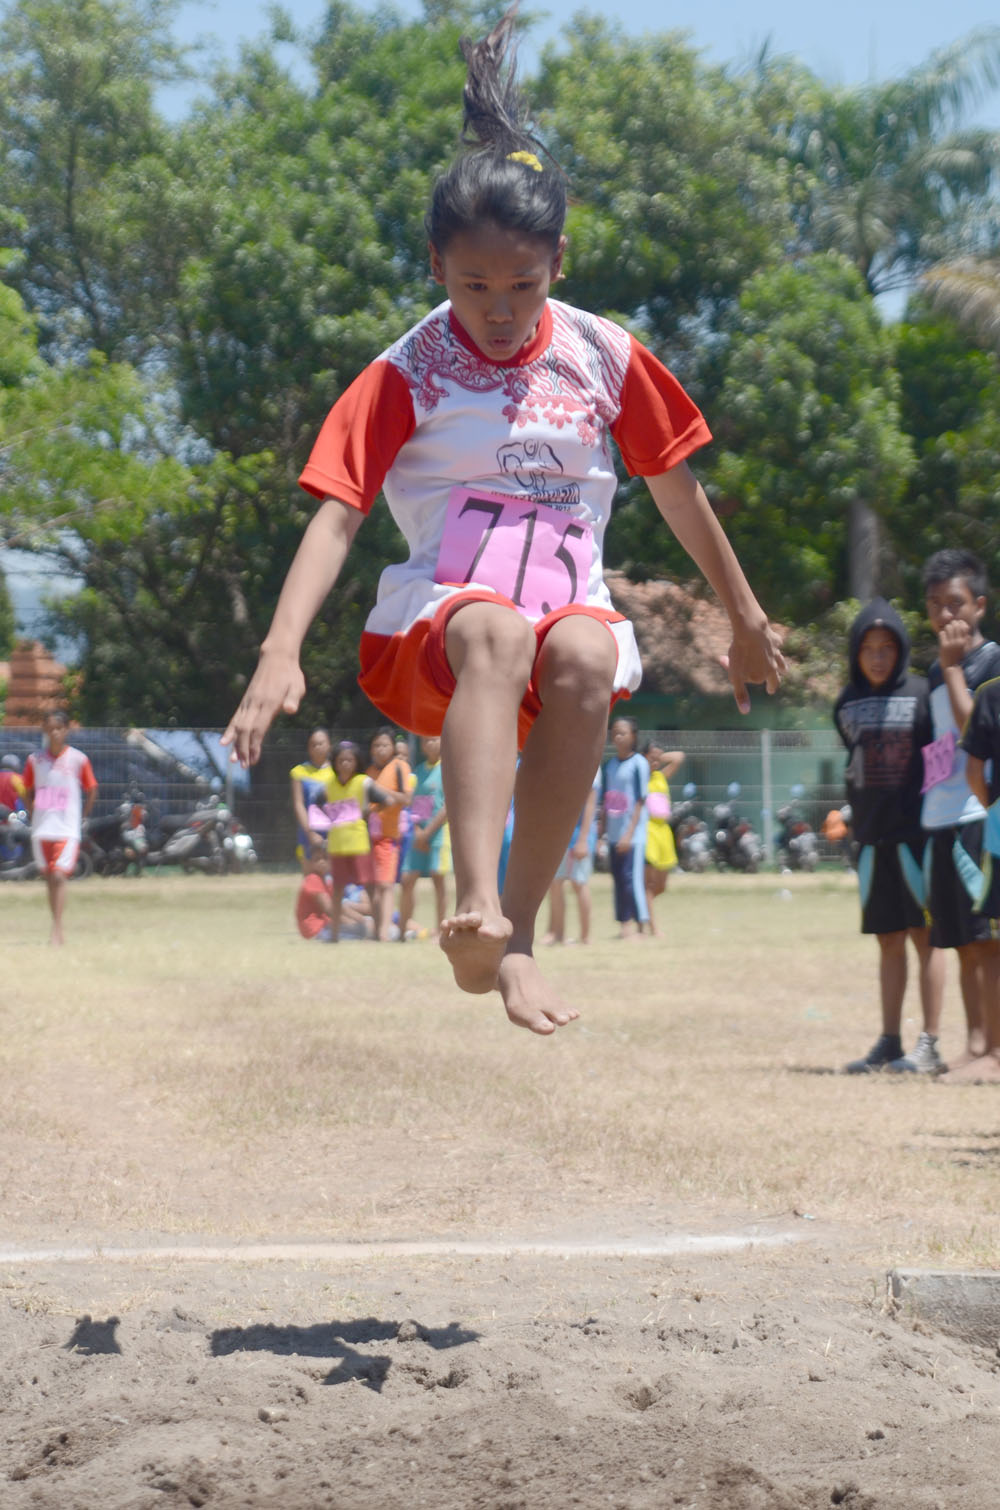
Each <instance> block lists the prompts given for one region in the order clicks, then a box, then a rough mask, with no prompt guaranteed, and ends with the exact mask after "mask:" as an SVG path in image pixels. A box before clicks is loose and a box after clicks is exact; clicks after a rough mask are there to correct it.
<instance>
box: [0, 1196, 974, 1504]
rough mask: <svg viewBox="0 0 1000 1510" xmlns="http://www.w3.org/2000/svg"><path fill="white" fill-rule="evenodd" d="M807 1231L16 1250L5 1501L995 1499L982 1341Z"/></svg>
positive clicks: (5, 1357)
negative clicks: (915, 1311) (931, 1315)
mask: <svg viewBox="0 0 1000 1510" xmlns="http://www.w3.org/2000/svg"><path fill="white" fill-rule="evenodd" d="M802 1225H803V1224H801V1223H800V1224H799V1230H796V1225H795V1223H794V1220H793V1219H788V1220H785V1221H774V1222H772V1223H766V1224H749V1225H747V1226H745V1227H743V1228H742V1229H738V1230H732V1229H730V1230H728V1231H719V1230H716V1231H702V1232H699V1233H674V1234H673V1235H672V1236H671V1237H670V1239H669V1240H665V1241H661V1242H660V1244H659V1246H660V1248H661V1249H662V1250H663V1251H662V1252H660V1253H657V1252H656V1251H655V1249H656V1247H657V1244H656V1243H655V1242H654V1241H651V1240H647V1241H639V1240H635V1239H633V1240H632V1241H630V1242H629V1243H625V1244H621V1245H618V1246H617V1247H616V1245H615V1244H614V1243H613V1242H611V1241H603V1242H601V1243H593V1244H590V1245H587V1244H583V1243H580V1242H576V1243H570V1244H559V1243H550V1244H521V1245H515V1246H513V1247H511V1248H510V1249H508V1250H506V1251H498V1249H499V1245H495V1244H490V1243H484V1242H474V1243H469V1244H467V1245H456V1244H454V1243H451V1244H449V1243H445V1242H431V1243H426V1244H419V1243H410V1244H399V1245H394V1244H392V1243H382V1244H371V1245H355V1247H356V1251H355V1252H354V1253H353V1254H352V1253H351V1252H350V1248H351V1245H324V1244H316V1245H303V1246H301V1247H300V1248H297V1245H294V1244H284V1245H281V1246H280V1247H274V1246H271V1247H263V1248H262V1247H261V1246H259V1245H258V1246H256V1247H252V1246H251V1247H247V1248H246V1249H245V1250H243V1251H242V1252H241V1250H240V1249H239V1248H237V1249H236V1250H235V1251H233V1250H231V1249H226V1248H224V1247H223V1246H221V1245H219V1244H212V1245H210V1248H209V1250H208V1251H207V1252H206V1254H205V1256H204V1257H202V1256H199V1254H198V1249H197V1246H196V1245H189V1246H186V1247H180V1246H178V1245H175V1246H174V1247H173V1249H172V1250H170V1251H169V1252H164V1253H163V1254H161V1255H157V1254H156V1253H152V1252H149V1251H146V1252H143V1251H141V1250H138V1249H133V1250H131V1251H125V1250H118V1251H117V1252H113V1251H111V1252H107V1253H101V1254H94V1253H92V1252H91V1253H90V1254H87V1252H86V1250H79V1251H78V1252H76V1253H73V1254H70V1255H64V1256H59V1255H58V1254H56V1253H50V1254H46V1253H45V1252H44V1251H42V1250H39V1249H35V1250H34V1251H33V1252H31V1253H24V1254H21V1255H20V1256H19V1255H17V1254H15V1253H13V1252H8V1254H7V1255H6V1257H5V1258H4V1259H3V1261H2V1265H0V1273H2V1281H0V1282H2V1286H3V1289H2V1297H3V1302H4V1308H3V1330H2V1340H0V1381H2V1382H0V1402H2V1423H3V1426H2V1430H3V1470H4V1474H3V1479H2V1480H0V1505H3V1506H4V1510H21V1507H22V1506H23V1507H26V1510H27V1507H32V1510H35V1507H39V1510H40V1507H44V1510H99V1507H100V1510H166V1507H171V1510H173V1507H176V1506H206V1507H211V1510H237V1507H247V1510H251V1507H252V1510H265V1507H267V1510H272V1507H274V1510H277V1507H282V1510H286V1507H287V1510H312V1507H336V1510H362V1507H364V1510H370V1507H376V1506H377V1507H385V1510H410V1507H416V1506H428V1507H432V1510H466V1507H468V1510H472V1507H482V1510H549V1507H560V1506H564V1505H565V1506H571V1505H572V1506H583V1507H597V1506H614V1507H620V1510H633V1507H634V1510H647V1507H648V1510H659V1507H666V1506H671V1507H672V1506H677V1507H681V1506H684V1507H699V1510H820V1507H825V1506H829V1505H843V1506H847V1507H850V1510H876V1507H877V1510H883V1507H886V1510H887V1507H898V1510H924V1507H926V1510H931V1507H937V1510H987V1507H990V1506H992V1505H995V1504H996V1503H997V1500H996V1489H995V1486H996V1484H997V1483H998V1482H1000V1478H998V1473H1000V1445H998V1435H1000V1433H998V1430H997V1426H998V1420H1000V1372H998V1369H1000V1356H998V1351H1000V1350H998V1347H997V1345H996V1342H995V1341H988V1340H985V1339H981V1340H980V1341H979V1342H976V1343H973V1342H969V1341H968V1340H965V1341H962V1340H956V1339H952V1338H949V1337H946V1336H944V1335H943V1334H941V1333H939V1332H936V1331H933V1330H930V1329H929V1328H927V1327H925V1326H924V1325H922V1324H921V1323H920V1321H919V1319H915V1318H914V1317H912V1316H904V1315H901V1314H899V1313H898V1312H897V1310H896V1308H895V1306H894V1305H893V1304H892V1302H891V1300H888V1299H887V1293H888V1292H887V1290H886V1288H885V1287H884V1286H877V1285H876V1284H874V1283H873V1279H872V1276H871V1274H870V1271H866V1270H865V1268H864V1266H863V1265H858V1264H857V1263H855V1262H854V1261H852V1258H851V1252H850V1244H849V1243H847V1242H845V1241H844V1237H843V1235H842V1234H838V1233H837V1232H835V1231H832V1230H823V1229H821V1230H815V1228H811V1229H810V1230H809V1231H808V1233H806V1234H805V1235H804V1236H803V1233H802ZM275 1253H279V1254H280V1256H273V1255H274V1254H275Z"/></svg>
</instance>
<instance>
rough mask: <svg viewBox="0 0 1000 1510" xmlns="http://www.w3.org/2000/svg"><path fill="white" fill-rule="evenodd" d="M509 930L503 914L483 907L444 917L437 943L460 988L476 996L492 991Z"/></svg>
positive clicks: (508, 936)
mask: <svg viewBox="0 0 1000 1510" xmlns="http://www.w3.org/2000/svg"><path fill="white" fill-rule="evenodd" d="M512 931H513V930H512V927H511V924H510V922H509V921H508V919H507V918H505V917H504V915H503V913H501V912H495V913H489V912H487V911H486V910H485V909H476V910H472V909H470V910H469V911H466V912H462V911H459V912H456V913H455V915H454V917H450V918H445V919H444V921H443V922H442V924H441V932H440V935H439V937H438V943H439V944H440V945H441V948H442V949H443V950H444V952H445V954H446V955H447V956H448V958H449V959H450V960H451V968H452V970H453V971H454V973H455V984H456V986H458V987H459V989H460V990H462V991H471V992H472V993H473V994H474V995H477V996H481V995H482V994H483V993H484V992H485V991H492V990H493V988H494V986H495V985H496V983H497V971H498V970H499V969H500V961H501V960H502V959H503V955H504V950H505V949H506V947H507V943H508V940H509V939H510V936H511V933H512Z"/></svg>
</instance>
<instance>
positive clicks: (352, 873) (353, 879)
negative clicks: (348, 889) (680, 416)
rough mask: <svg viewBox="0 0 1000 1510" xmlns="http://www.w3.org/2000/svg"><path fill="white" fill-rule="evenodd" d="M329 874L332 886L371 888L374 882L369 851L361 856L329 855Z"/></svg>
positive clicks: (373, 869)
mask: <svg viewBox="0 0 1000 1510" xmlns="http://www.w3.org/2000/svg"><path fill="white" fill-rule="evenodd" d="M330 874H331V875H332V876H333V884H334V886H338V887H340V886H371V884H372V882H373V881H374V880H375V867H374V866H373V865H372V854H371V850H370V849H369V850H365V853H364V854H363V855H331V856H330Z"/></svg>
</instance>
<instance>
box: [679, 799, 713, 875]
mask: <svg viewBox="0 0 1000 1510" xmlns="http://www.w3.org/2000/svg"><path fill="white" fill-rule="evenodd" d="M697 790H698V789H697V787H696V786H695V784H694V782H693V781H688V782H687V783H685V786H684V791H683V800H682V801H681V802H677V803H675V804H674V806H673V810H672V812H671V814H670V822H671V825H672V827H673V830H674V847H675V848H676V850H677V863H678V864H679V865H680V867H681V870H689V871H693V872H695V873H696V874H700V873H701V872H702V871H703V870H707V869H708V862H709V860H710V858H711V852H712V842H711V839H710V837H709V833H708V824H707V823H706V822H705V820H704V819H703V818H700V817H699V816H698V813H697V811H696V808H695V803H694V799H695V797H696V795H697Z"/></svg>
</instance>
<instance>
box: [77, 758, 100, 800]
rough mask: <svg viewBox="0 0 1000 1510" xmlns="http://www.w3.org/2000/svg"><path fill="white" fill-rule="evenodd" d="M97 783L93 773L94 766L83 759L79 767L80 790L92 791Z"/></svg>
mask: <svg viewBox="0 0 1000 1510" xmlns="http://www.w3.org/2000/svg"><path fill="white" fill-rule="evenodd" d="M96 785H97V777H96V776H95V775H94V767H93V766H92V765H91V763H90V761H89V760H86V759H85V760H84V762H83V765H82V766H81V767H80V790H81V791H83V792H92V791H93V790H94V788H95V786H96Z"/></svg>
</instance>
